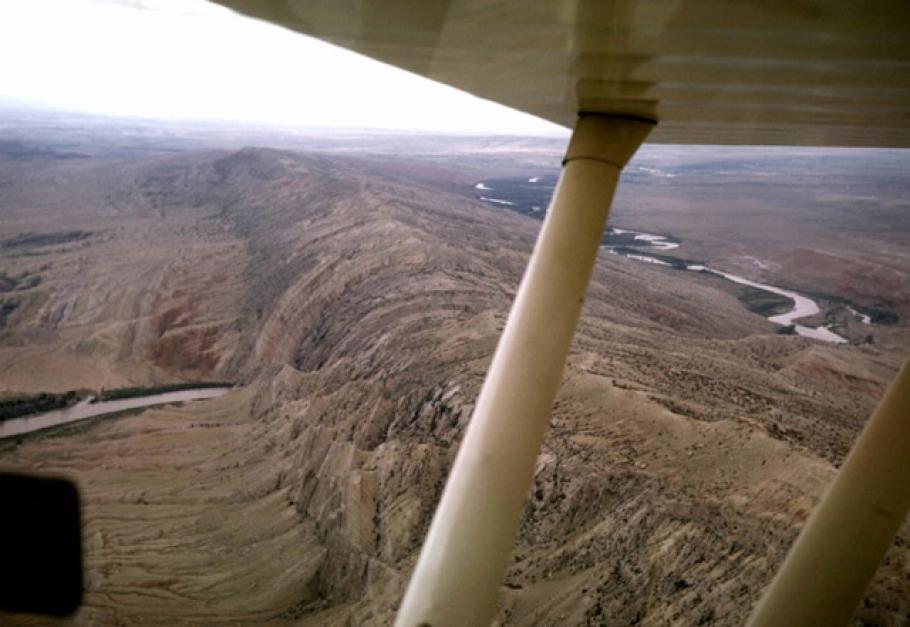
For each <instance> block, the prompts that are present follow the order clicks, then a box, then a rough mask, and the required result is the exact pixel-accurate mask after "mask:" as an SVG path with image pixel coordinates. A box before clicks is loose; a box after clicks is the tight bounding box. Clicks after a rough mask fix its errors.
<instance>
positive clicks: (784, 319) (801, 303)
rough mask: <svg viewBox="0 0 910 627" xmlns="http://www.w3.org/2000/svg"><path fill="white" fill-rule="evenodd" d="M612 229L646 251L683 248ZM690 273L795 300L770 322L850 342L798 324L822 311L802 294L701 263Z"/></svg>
mask: <svg viewBox="0 0 910 627" xmlns="http://www.w3.org/2000/svg"><path fill="white" fill-rule="evenodd" d="M611 230H612V232H613V233H615V234H617V235H622V234H626V233H631V234H634V235H635V239H636V240H638V241H640V242H642V246H641V247H642V248H646V249H650V250H653V251H655V252H657V251H665V250H671V249H673V248H678V247H679V244H678V243H676V242H669V241H666V239H667V238H666V237H665V236H663V235H655V234H653V233H641V232H639V231H629V230H626V229H615V228H614V229H611ZM605 248H607V249H608V250H610V252H613V253H615V254H618V255H622V256H623V257H627V258H629V259H633V260H635V261H641V262H645V263H653V264H657V265H661V266H673V264H670V263H668V262H666V261H664V260H662V259H658V258H656V257H650V256H648V255H639V254H635V253H624V252H617V251H615V250H611V248H612V247H610V246H605ZM686 270H691V271H693V272H709V273H711V274H714V275H717V276H719V277H723V278H725V279H727V280H728V281H732V282H733V283H738V284H739V285H747V286H749V287H754V288H756V289H760V290H764V291H766V292H771V293H772V294H778V295H780V296H785V297H787V298H790V299H792V300H793V309H791V310H790V311H788V312H785V313H782V314H777V315H774V316H769V317H768V320H770V321H771V322H773V323H774V324H779V325H781V326H789V325H791V324H792V325H793V329H794V330H795V331H796V333H797V334H798V335H802V336H803V337H811V338H813V339H816V340H822V341H823V342H832V343H834V344H843V343H845V342H846V341H847V339H846V338H844V337H841V336H840V335H838V334H837V333H835V332H834V331H832V330H831V329H830V328H829V327H827V326H821V327H807V326H805V325H802V324H797V323H796V322H795V321H796V320H798V319H799V318H805V317H807V316H814V315H815V314H817V313H819V312H820V311H821V309H820V308H819V306H818V304H817V303H816V302H815V301H814V300H812V299H811V298H808V297H806V296H803V295H802V294H798V293H796V292H793V291H791V290H785V289H783V288H780V287H775V286H773V285H766V284H764V283H757V282H756V281H750V280H749V279H746V278H744V277H741V276H738V275H735V274H730V273H729V272H722V271H720V270H715V269H714V268H710V267H708V266H705V265H701V264H687V265H686ZM866 319H868V316H866V318H865V319H864V320H863V322H864V323H865V324H868V322H866Z"/></svg>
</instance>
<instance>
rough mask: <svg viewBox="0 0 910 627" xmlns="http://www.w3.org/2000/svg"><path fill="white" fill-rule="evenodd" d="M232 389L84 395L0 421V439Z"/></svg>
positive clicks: (212, 388)
mask: <svg viewBox="0 0 910 627" xmlns="http://www.w3.org/2000/svg"><path fill="white" fill-rule="evenodd" d="M231 389H232V388H230V387H225V386H220V387H205V388H192V389H182V390H175V391H170V392H159V393H156V394H148V395H145V396H131V397H128V398H118V399H112V400H99V398H97V397H95V396H87V397H86V398H83V399H82V400H80V401H79V402H78V403H76V404H75V405H72V406H69V407H65V408H63V409H55V410H51V411H45V412H41V413H37V414H30V415H27V416H21V417H18V418H10V419H7V420H4V421H2V422H0V439H2V438H8V437H12V436H17V435H24V434H26V433H32V432H34V431H41V430H44V429H50V428H53V427H58V426H61V425H66V424H70V423H73V422H78V421H80V420H86V419H88V418H97V417H101V416H106V415H109V414H116V413H120V412H123V411H129V410H135V409H144V408H146V407H156V406H160V405H169V404H172V403H183V402H187V401H197V400H205V399H209V398H216V397H218V396H223V395H224V394H227V393H228V392H229V391H230V390H231Z"/></svg>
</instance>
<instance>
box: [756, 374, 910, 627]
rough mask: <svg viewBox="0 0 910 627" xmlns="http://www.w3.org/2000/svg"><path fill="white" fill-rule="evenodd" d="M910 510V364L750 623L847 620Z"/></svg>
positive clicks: (770, 625) (766, 626)
mask: <svg viewBox="0 0 910 627" xmlns="http://www.w3.org/2000/svg"><path fill="white" fill-rule="evenodd" d="M908 509H910V361H907V362H906V363H905V364H904V367H903V368H902V369H901V371H900V373H899V374H898V375H897V378H896V379H895V380H894V382H893V383H892V384H891V387H890V388H889V389H888V392H887V393H886V394H885V397H884V399H882V402H881V404H879V406H878V409H876V410H875V413H874V414H873V415H872V418H871V419H870V420H869V422H868V424H867V425H866V428H865V429H863V432H862V433H861V434H860V436H859V439H858V440H857V441H856V444H855V445H854V446H853V450H852V451H850V454H849V455H848V456H847V459H846V461H845V462H844V465H843V467H842V468H841V470H840V472H839V473H838V475H837V478H836V479H835V480H834V483H833V484H831V487H830V488H828V492H827V493H826V494H825V496H824V498H823V499H822V501H821V503H820V504H819V505H818V507H817V508H816V509H815V511H814V512H813V513H812V515H811V516H810V517H809V520H808V522H806V525H805V526H804V527H803V530H802V532H801V533H800V535H799V537H798V538H797V539H796V542H795V543H794V545H793V548H791V549H790V553H789V554H788V555H787V559H786V560H785V561H784V564H783V566H781V568H780V571H779V572H778V573H777V576H775V578H774V581H772V582H771V586H770V587H769V588H768V590H767V591H766V592H765V595H764V597H763V598H762V600H761V601H760V602H759V603H758V605H757V606H756V608H755V610H754V612H753V613H752V617H751V618H750V619H749V622H748V627H798V626H802V625H846V624H847V623H848V622H849V621H850V618H851V617H852V616H853V612H854V611H855V610H856V606H857V605H858V604H859V602H860V599H862V597H863V593H864V592H865V590H866V586H868V585H869V581H870V580H871V579H872V576H873V575H874V574H875V571H876V569H877V568H878V565H879V563H880V562H881V561H882V557H883V556H884V555H885V551H887V550H888V547H890V546H891V542H892V540H893V539H894V535H895V534H896V533H897V531H898V530H899V529H900V526H901V522H902V521H903V520H904V518H905V517H906V516H907V511H908Z"/></svg>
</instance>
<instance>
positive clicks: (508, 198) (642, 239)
mask: <svg viewBox="0 0 910 627" xmlns="http://www.w3.org/2000/svg"><path fill="white" fill-rule="evenodd" d="M555 184H556V179H555V176H553V175H550V176H549V177H546V176H533V177H531V178H519V177H516V178H509V179H496V180H487V181H480V182H479V183H477V184H475V185H474V189H475V190H476V192H475V193H476V194H477V198H478V200H482V201H484V202H487V203H490V204H493V205H498V206H501V207H504V208H507V209H510V210H512V211H516V212H518V213H521V214H523V215H527V216H529V217H534V218H537V219H541V218H543V217H544V216H545V215H546V211H545V210H541V207H543V206H546V201H547V200H548V199H549V197H550V195H551V194H552V191H553V188H554V186H555ZM611 235H612V236H619V237H616V238H614V242H616V243H610V236H611ZM629 236H631V237H629ZM604 239H605V242H604V244H603V248H604V249H605V250H606V251H608V252H609V253H611V254H614V255H621V256H623V257H626V258H628V259H632V260H634V261H638V262H641V263H650V264H654V265H659V266H669V267H673V268H679V269H685V270H691V271H693V272H708V273H711V274H714V275H717V276H719V277H722V278H724V279H727V280H728V281H731V282H733V283H737V284H739V285H746V286H749V287H753V288H756V289H760V290H764V291H766V292H771V293H772V294H778V295H780V296H785V297H787V298H790V299H792V300H793V308H792V309H791V310H790V311H788V312H786V313H782V314H777V315H774V316H769V317H768V320H770V321H771V322H773V323H774V324H779V325H781V326H790V325H793V329H794V331H795V332H796V333H797V334H799V335H802V336H804V337H810V338H813V339H816V340H821V341H823V342H831V343H834V344H843V343H845V342H847V339H846V338H844V337H841V336H840V335H838V334H837V333H835V332H834V331H832V330H831V328H830V326H820V327H809V326H806V325H802V324H797V322H796V320H799V319H801V318H805V317H807V316H813V315H815V314H817V313H819V312H820V311H821V309H820V308H819V306H818V304H817V303H816V302H815V301H814V300H812V299H811V298H809V297H807V296H804V295H802V294H798V293H797V292H794V291H792V290H785V289H783V288H780V287H775V286H773V285H766V284H764V283H758V282H756V281H750V280H749V279H746V278H744V277H741V276H737V275H735V274H730V273H729V272H722V271H721V270H716V269H714V268H711V267H708V266H705V265H699V264H685V262H684V261H683V260H681V259H679V260H676V259H673V258H670V259H671V260H672V261H673V263H671V262H669V261H666V259H667V257H665V258H664V259H661V258H660V257H661V255H658V256H652V255H650V254H648V253H655V254H656V253H665V252H666V251H669V250H673V249H674V248H679V245H680V242H679V240H676V239H675V238H671V237H668V236H665V235H656V234H654V233H645V232H643V231H633V230H629V229H618V228H610V229H608V230H607V233H606V237H605V238H604ZM617 240H622V241H621V242H619V241H617ZM850 311H851V313H853V315H855V316H856V317H857V319H858V320H859V321H860V322H862V323H863V324H869V323H870V322H871V320H870V318H869V316H868V315H866V314H862V313H859V312H857V311H855V310H854V309H852V308H850Z"/></svg>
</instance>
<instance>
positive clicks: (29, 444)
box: [0, 118, 910, 626]
mask: <svg viewBox="0 0 910 627" xmlns="http://www.w3.org/2000/svg"><path fill="white" fill-rule="evenodd" d="M562 143H564V142H560V141H556V140H534V139H528V138H472V137H435V136H419V137H415V138H403V137H398V136H388V135H357V134H353V133H348V134H344V135H338V134H334V135H326V134H316V133H313V134H309V135H308V134H306V133H300V134H298V135H280V134H277V133H266V132H265V131H262V130H257V129H234V130H229V129H223V128H203V129H187V128H180V127H176V126H160V127H159V126H155V125H153V124H151V123H143V124H139V123H136V124H134V125H120V126H118V125H117V124H115V123H114V122H113V121H105V120H91V119H85V120H77V121H70V122H67V121H65V120H57V119H39V118H36V119H26V120H17V121H16V122H15V123H12V122H11V123H9V124H8V125H4V124H0V394H2V396H3V398H13V397H17V396H22V395H34V394H38V393H41V392H46V393H50V392H55V393H60V392H65V391H68V390H100V389H102V388H117V387H126V386H155V385H161V384H166V383H173V382H183V381H188V382H191V381H227V382H232V383H235V384H237V386H236V388H235V389H234V390H233V391H231V392H230V393H228V394H226V395H224V396H221V397H219V398H215V399H211V400H205V401H196V402H192V403H186V404H183V405H181V406H175V405H172V406H167V407H164V408H158V409H146V410H144V411H139V412H133V413H127V414H121V415H118V416H116V417H113V418H104V417H101V418H95V419H90V420H87V421H84V422H79V423H74V424H72V425H69V426H65V427H59V428H55V429H52V430H48V431H43V432H37V433H33V434H29V435H25V436H20V437H16V438H10V439H6V440H0V469H4V470H8V469H14V470H19V471H28V472H38V473H48V474H54V475H65V476H68V477H71V478H73V479H74V480H75V481H76V482H77V484H78V485H79V487H80V489H81V491H82V497H83V516H84V534H83V539H84V544H85V561H86V582H87V593H86V597H85V605H84V607H83V608H82V609H80V610H79V612H78V613H77V614H76V615H75V616H74V617H71V618H69V619H63V620H60V621H58V622H56V623H55V624H74V625H154V624H165V623H167V624H206V625H210V624H258V623H265V624H273V625H388V624H390V623H391V621H392V619H393V617H394V612H395V609H396V607H397V605H398V603H399V602H400V599H401V595H402V593H403V590H404V586H405V584H406V582H407V576H408V573H409V571H410V569H411V568H412V567H413V564H414V561H415V559H416V556H417V551H418V550H419V548H420V544H421V541H422V538H423V534H424V533H425V531H426V528H427V526H428V524H429V521H430V517H431V515H432V512H433V509H434V506H435V503H436V500H437V499H438V496H439V494H440V491H441V489H442V486H443V484H444V481H445V476H446V472H447V469H448V467H449V465H450V464H451V461H452V459H453V457H454V454H455V452H456V449H457V445H458V442H459V440H460V437H461V435H462V433H463V430H464V426H465V424H466V422H467V420H468V419H469V417H470V413H471V409H472V404H473V403H474V400H475V398H476V395H477V392H478V389H479V386H480V383H481V381H482V378H483V375H484V372H485V369H486V367H487V365H488V364H489V361H490V358H491V356H492V351H493V349H494V347H495V343H496V340H497V337H498V334H499V331H500V330H501V329H502V326H503V324H504V320H505V316H506V314H507V311H508V306H509V303H510V301H511V298H512V296H513V294H514V292H515V290H516V288H517V286H518V281H519V279H520V276H521V272H522V270H523V267H524V264H525V262H526V261H527V258H528V255H529V254H530V251H531V247H532V245H533V241H534V237H535V234H536V231H537V229H538V228H539V225H540V222H539V221H537V220H534V219H531V218H528V217H526V216H522V215H519V214H518V213H516V212H514V211H509V210H508V209H505V208H498V207H496V206H494V205H491V204H490V203H488V202H483V201H480V200H478V199H477V195H476V193H475V191H476V190H475V188H474V186H475V184H476V183H477V182H478V181H481V180H485V179H493V178H497V177H498V178H505V177H517V176H529V177H533V176H536V175H547V174H553V173H554V171H555V170H554V168H553V164H558V162H559V158H560V153H561V150H562ZM403 147H407V150H403ZM756 154H757V153H756V152H754V151H752V152H750V151H749V150H746V149H713V148H708V147H702V148H698V149H691V150H690V149H687V148H685V147H664V148H660V147H647V148H646V150H645V151H644V152H643V154H642V155H641V156H640V157H639V158H637V159H636V161H635V162H633V164H632V166H630V169H629V172H628V173H627V174H626V175H625V177H624V181H623V187H622V191H621V193H620V195H619V196H618V198H617V205H616V210H615V212H614V215H613V217H612V218H611V224H613V225H615V226H621V227H623V228H632V229H641V230H647V231H649V232H653V233H661V234H671V235H672V236H674V237H676V238H678V239H679V240H680V241H681V242H682V243H681V245H680V247H679V248H678V249H676V250H675V251H673V252H674V254H679V255H681V256H685V257H687V258H689V259H692V260H700V261H704V262H708V263H710V264H712V265H713V266H716V267H718V268H721V269H723V270H725V271H728V272H736V273H738V274H741V275H743V276H747V277H750V278H752V279H754V280H761V281H764V282H767V283H771V284H774V285H780V286H784V287H788V288H791V289H795V290H802V291H803V292H805V293H808V294H812V295H814V296H815V297H817V299H818V300H819V303H820V304H822V305H823V312H822V313H821V314H819V320H817V321H816V322H815V324H819V323H820V322H821V320H822V318H824V317H825V316H826V315H827V316H828V319H829V320H833V321H834V322H835V323H836V325H837V326H836V329H837V330H838V331H839V332H842V333H843V334H844V337H846V338H847V339H848V340H849V342H847V343H844V344H833V343H828V342H821V341H816V340H812V339H807V338H804V337H798V336H794V335H783V334H780V333H778V331H779V329H780V327H779V326H777V325H775V324H772V323H771V322H769V321H768V320H767V319H765V318H764V317H762V316H761V315H759V314H756V313H753V312H751V311H750V310H749V309H748V308H747V307H745V306H744V305H743V303H742V302H740V300H738V295H740V294H739V292H737V290H736V289H734V288H731V286H730V285H728V284H726V283H725V282H724V281H723V280H721V279H718V278H716V277H711V276H706V275H703V274H699V273H695V272H685V271H678V270H674V269H672V268H668V267H661V266H657V265H654V264H648V263H638V262H636V261H634V260H631V259H628V258H625V257H622V256H618V255H610V254H606V252H604V254H602V255H601V256H600V258H599V260H598V262H597V268H596V270H595V274H594V279H593V283H592V286H591V289H590V292H589V297H588V299H587V301H586V303H585V308H584V314H583V318H582V320H581V322H580V324H579V329H578V335H577V338H576V341H575V344H574V347H573V350H572V353H571V356H570V360H569V364H568V366H567V368H566V371H565V376H564V385H563V388H562V390H561V392H560V394H559V396H558V399H557V402H556V406H555V409H554V411H553V416H552V421H551V429H550V432H549V435H548V437H547V440H546V442H545V445H544V451H543V453H542V455H541V457H540V459H539V462H538V466H537V471H536V476H535V483H534V486H533V489H532V492H531V494H530V498H529V501H528V507H527V510H526V513H525V517H524V520H523V522H522V526H521V532H520V537H519V540H518V542H517V545H516V547H515V551H514V556H513V562H512V564H511V566H510V568H509V570H508V573H507V577H506V581H505V584H504V586H503V588H502V591H501V608H500V612H499V616H498V619H497V620H498V624H500V625H591V626H593V625H661V626H663V625H679V626H683V625H696V624H700V625H740V624H742V623H743V621H744V620H745V618H746V616H747V615H748V613H749V611H750V609H751V606H752V605H753V604H754V603H755V601H756V600H757V599H758V597H759V595H760V594H761V592H762V589H763V587H764V586H765V585H766V584H767V583H768V582H769V581H770V578H771V576H772V575H773V573H774V571H775V569H776V567H777V566H778V565H779V564H780V562H781V560H782V559H783V557H784V555H785V553H786V550H787V548H788V547H789V545H790V543H791V542H792V540H793V539H794V538H795V536H796V533H797V532H798V529H799V527H800V525H801V524H802V523H803V522H804V521H805V519H806V517H807V515H808V514H809V512H810V511H811V510H812V508H813V506H814V504H815V503H816V502H817V500H818V498H819V496H820V494H821V493H822V491H823V490H824V488H825V486H826V485H827V484H828V483H829V482H830V480H831V478H832V477H833V475H834V473H835V471H836V469H837V467H838V465H839V463H840V461H841V460H842V459H843V457H844V455H845V454H846V452H847V451H848V450H849V448H850V446H851V444H852V442H853V440H854V438H855V437H856V435H857V434H858V432H859V430H860V429H861V428H862V426H863V424H864V422H865V420H866V418H867V417H868V416H869V414H870V413H871V412H872V410H873V409H874V407H875V405H876V402H877V400H878V398H879V397H880V396H881V394H882V392H883V391H884V389H885V387H886V386H887V384H888V382H889V381H890V379H891V378H892V377H893V376H894V374H895V373H896V370H897V368H898V367H899V365H900V364H901V363H902V361H903V360H904V359H906V358H907V356H908V353H910V326H908V323H907V321H908V319H910V318H908V317H910V292H908V289H910V288H908V286H910V249H908V247H907V244H906V242H907V241H910V180H908V179H907V177H906V176H905V174H906V172H907V168H908V166H910V155H907V154H905V153H902V152H876V153H869V154H865V155H864V154H862V153H852V152H839V151H830V152H829V153H823V152H821V151H796V150H794V151H789V152H787V151H781V150H766V151H765V152H763V153H760V154H759V156H758V157H757V156H756ZM756 162H758V163H760V164H763V165H761V167H759V166H755V167H747V166H748V165H749V164H753V163H756ZM646 168H650V169H651V170H653V171H654V172H658V173H661V174H666V173H669V174H672V176H660V175H658V174H654V172H649V171H648V170H647V169H646ZM845 302H849V303H853V304H854V305H856V306H857V307H877V308H880V309H882V310H886V311H887V312H889V315H891V316H892V317H891V318H889V319H888V320H887V323H884V322H874V323H873V324H869V325H865V324H863V323H862V322H860V321H858V320H857V319H856V317H855V316H850V315H848V314H847V313H846V310H845V305H843V303H845ZM810 322H811V321H810ZM908 543H910V525H906V524H905V526H904V528H903V530H902V531H901V533H900V535H899V537H898V538H897V540H896V541H895V544H894V546H893V547H892V549H891V550H890V552H889V554H888V556H887V558H886V560H885V563H884V564H883V566H882V567H881V569H880V570H879V572H878V574H877V576H876V579H875V581H874V582H873V584H872V586H871V587H870V588H869V590H868V593H867V595H866V598H865V600H864V602H863V603H862V605H861V606H860V608H859V609H858V610H857V614H856V624H857V625H879V626H897V625H905V624H908V622H910V544H908ZM0 623H3V624H16V625H39V624H48V619H46V618H42V617H31V616H22V615H17V616H9V615H7V616H0Z"/></svg>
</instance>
